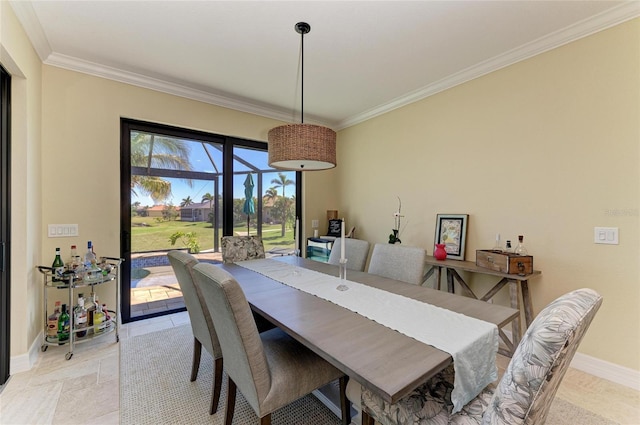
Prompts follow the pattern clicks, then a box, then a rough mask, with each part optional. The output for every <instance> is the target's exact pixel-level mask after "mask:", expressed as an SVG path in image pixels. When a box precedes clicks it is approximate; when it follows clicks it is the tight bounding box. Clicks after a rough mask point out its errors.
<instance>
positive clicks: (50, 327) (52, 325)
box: [47, 301, 60, 337]
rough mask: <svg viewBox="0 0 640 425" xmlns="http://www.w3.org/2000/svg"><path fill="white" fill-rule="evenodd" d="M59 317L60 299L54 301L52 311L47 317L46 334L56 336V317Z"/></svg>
mask: <svg viewBox="0 0 640 425" xmlns="http://www.w3.org/2000/svg"><path fill="white" fill-rule="evenodd" d="M59 317H60V301H56V306H55V308H54V310H53V313H51V314H50V315H49V317H48V318H47V336H51V337H56V336H58V318H59Z"/></svg>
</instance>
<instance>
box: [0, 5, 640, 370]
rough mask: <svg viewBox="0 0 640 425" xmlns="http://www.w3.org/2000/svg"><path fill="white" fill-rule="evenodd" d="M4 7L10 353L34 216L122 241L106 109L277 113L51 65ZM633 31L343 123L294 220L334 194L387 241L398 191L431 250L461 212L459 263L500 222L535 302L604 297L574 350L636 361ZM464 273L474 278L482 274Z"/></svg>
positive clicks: (155, 116) (22, 324)
mask: <svg viewBox="0 0 640 425" xmlns="http://www.w3.org/2000/svg"><path fill="white" fill-rule="evenodd" d="M0 5H2V6H1V7H2V8H1V9H0V19H1V23H2V38H0V47H1V48H2V50H1V51H0V53H2V56H1V57H0V59H1V60H2V63H3V65H5V64H6V62H5V61H11V62H12V63H14V64H15V65H17V67H18V68H19V70H20V71H21V73H22V75H23V77H21V78H16V79H14V87H15V86H17V87H18V88H17V90H16V92H17V96H14V106H16V105H17V113H16V116H15V117H14V123H17V125H14V141H13V142H14V158H13V165H14V166H13V175H14V182H13V186H14V189H15V190H14V199H13V211H12V212H13V219H14V222H13V227H12V230H13V231H14V238H13V249H14V257H13V260H12V270H13V276H12V304H13V306H14V308H13V309H12V329H11V332H12V341H11V343H12V356H15V355H21V354H24V353H26V351H27V350H28V349H29V347H30V346H31V345H32V344H33V343H34V342H35V338H36V336H37V334H38V332H40V330H41V329H40V328H41V323H42V312H41V308H40V303H41V286H40V279H39V276H37V275H36V273H34V266H35V265H36V264H39V263H43V262H44V263H48V262H49V261H50V259H51V253H52V252H53V249H54V248H55V246H56V245H57V244H59V242H57V241H56V240H52V239H49V238H47V237H46V235H45V234H44V231H43V228H45V227H44V226H46V224H48V223H60V222H62V223H78V224H79V226H80V237H78V238H76V239H73V238H69V239H65V240H64V241H65V242H66V243H67V244H68V245H70V244H71V243H76V244H77V245H80V246H83V245H84V243H86V240H87V239H92V240H93V241H95V243H96V246H97V250H98V251H99V253H117V252H119V244H118V233H119V229H118V228H119V212H118V202H119V160H120V158H119V119H120V117H127V118H135V119H140V120H148V121H154V122H160V123H167V124H171V125H176V126H183V127H188V128H194V129H199V130H204V131H211V132H215V133H221V134H229V135H234V136H239V137H245V138H248V139H255V140H266V134H267V131H268V129H269V128H271V127H273V126H275V125H278V124H280V123H279V122H277V121H274V120H270V119H266V118H261V117H257V116H254V115H250V114H244V113H240V112H235V111H230V110H228V109H224V108H219V107H215V106H211V105H205V104H202V103H199V102H195V101H191V100H186V99H182V98H178V97H175V96H170V95H166V94H163V93H157V92H153V91H150V90H146V89H141V88H137V87H133V86H129V85H126V84H121V83H116V82H112V81H107V80H103V79H100V78H96V77H91V76H87V75H83V74H79V73H75V72H70V71H65V70H62V69H59V68H55V67H50V66H42V71H41V70H40V66H39V63H38V62H37V56H36V55H35V53H34V52H33V50H32V48H31V47H30V45H29V44H28V41H27V39H26V37H25V36H24V34H23V32H22V29H21V28H20V27H19V25H18V24H17V21H16V19H15V16H13V13H12V11H11V9H10V8H9V7H7V6H6V2H0ZM639 35H640V21H639V20H635V21H633V22H629V23H626V24H623V25H620V26H617V27H615V28H612V29H610V30H607V31H604V32H601V33H599V34H596V35H593V36H591V37H588V38H585V39H583V40H580V41H577V42H574V43H571V44H569V45H567V46H564V47H561V48H559V49H555V50H553V51H550V52H547V53H545V54H542V55H540V56H538V57H535V58H533V59H530V60H527V61H525V62H522V63H519V64H516V65H513V66H511V67H508V68H505V69H503V70H500V71H498V72H495V73H492V74H490V75H487V76H485V77H482V78H479V79H477V80H474V81H471V82H469V83H467V84H464V85H461V86H458V87H455V88H453V89H451V90H448V91H446V92H443V93H440V94H438V95H436V96H433V97H431V98H428V99H425V100H423V101H421V102H418V103H415V104H413V105H410V106H407V107H405V108H402V109H399V110H396V111H393V112H391V113H388V114H385V115H383V116H380V117H377V118H375V119H372V120H369V121H367V122H365V123H362V124H360V125H357V126H354V127H352V128H349V129H346V130H343V131H341V132H340V133H339V135H338V137H339V139H338V146H339V152H338V154H339V156H338V161H339V166H338V168H336V169H335V170H330V171H323V172H315V173H308V174H305V176H304V178H303V185H304V195H305V205H304V214H305V221H304V223H303V224H304V226H305V234H306V235H307V236H308V235H310V234H311V233H312V231H311V223H310V221H311V219H314V218H317V219H319V220H320V222H321V224H320V231H321V232H322V230H323V226H326V217H325V211H326V209H328V208H331V209H338V210H339V211H340V215H341V216H345V217H346V218H347V220H349V223H350V224H353V225H356V226H357V227H358V237H360V238H363V239H367V240H369V241H371V242H386V239H387V235H388V234H389V232H390V230H391V226H392V224H393V217H392V213H393V212H394V210H395V209H396V208H397V204H396V196H400V197H401V198H402V200H403V213H404V214H405V215H406V219H405V223H406V228H405V229H404V231H403V234H402V235H401V236H402V239H403V242H404V243H405V244H406V245H418V246H423V247H425V248H427V249H428V250H429V253H432V243H433V233H434V226H435V215H436V214H437V213H468V214H470V217H471V219H470V226H469V234H468V247H467V259H469V260H473V259H474V252H475V249H481V248H487V247H489V246H491V245H492V243H493V238H494V235H495V233H496V232H500V233H501V234H502V235H503V238H505V239H506V238H507V237H509V238H511V239H514V238H515V237H516V235H517V234H524V235H525V237H526V242H527V245H528V247H529V249H530V251H531V253H532V254H533V255H534V256H535V265H536V268H538V269H541V270H542V271H543V275H542V277H541V278H539V279H536V280H535V281H532V282H531V286H532V291H533V299H534V307H535V310H536V311H538V310H539V309H540V308H541V307H542V306H544V305H545V304H546V303H548V302H549V301H551V300H552V299H553V298H555V297H556V296H558V295H560V294H562V293H564V292H566V291H569V290H571V289H574V288H578V287H583V286H588V287H592V288H594V289H596V290H598V291H599V292H600V293H602V294H603V295H604V297H605V303H604V305H603V307H602V310H601V312H600V313H599V315H598V316H597V318H596V320H595V322H594V323H593V325H592V328H591V330H590V332H589V333H588V334H587V337H586V339H585V341H584V343H583V345H582V346H581V349H580V351H582V352H583V353H585V354H588V355H591V356H594V357H596V358H599V359H603V360H606V361H610V362H613V363H615V364H618V365H621V366H624V367H629V368H632V369H635V370H640V366H639V364H638V362H639V360H638V359H639V358H640V352H639V342H638V341H639V340H640V338H639V336H640V332H639V326H640V320H639V319H640V317H639V314H640V313H639V312H638V311H639V310H640V309H639V308H638V305H639V301H640V297H639V295H640V293H639V291H640V290H639V289H638V288H639V285H638V284H639V283H640V282H639V277H640V273H639V267H640V266H639V265H638V257H639V254H640V246H639V242H640V240H639V239H640V238H639V235H640V232H639V230H640V229H639V228H638V227H639V226H638V224H639V223H638V222H639V216H638V215H639V214H638V208H639V206H640V202H639V195H640V193H639V189H640V188H639V185H640V176H639V167H638V165H639V163H640V152H639V144H640V142H639V140H640V130H639V128H638V116H639V114H640V105H639V103H640V100H639V99H640V98H639V94H640V84H639V82H638V78H637V76H638V75H639V74H640V66H639V62H640V54H639V49H638V47H639V46H638V39H639ZM7 57H9V58H7ZM41 72H42V75H41V76H40V73H41ZM40 81H41V83H40ZM41 84H42V88H41ZM41 93H42V95H41ZM15 94H16V93H14V95H15ZM41 96H42V99H41ZM41 101H42V109H40V102H41ZM41 111H42V114H41ZM41 134H42V147H41V146H40V144H41V142H40V137H41V136H40V135H41ZM40 157H42V164H40ZM603 165H604V168H600V169H598V167H603ZM522 176H524V177H522ZM612 212H613V213H612ZM615 212H621V213H622V214H616V213H615ZM594 226H616V227H619V228H620V245H618V246H603V245H594V244H593V227H594ZM16 235H17V236H16ZM473 283H474V285H475V287H476V288H478V291H479V292H482V290H483V288H484V287H486V285H487V283H488V282H487V281H485V280H483V279H478V278H476V279H475V280H474V282H473ZM497 301H498V302H505V300H504V299H498V300H497ZM16 306H18V307H16ZM23 307H25V308H23ZM605 341H606V343H605Z"/></svg>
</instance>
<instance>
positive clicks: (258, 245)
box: [222, 236, 265, 263]
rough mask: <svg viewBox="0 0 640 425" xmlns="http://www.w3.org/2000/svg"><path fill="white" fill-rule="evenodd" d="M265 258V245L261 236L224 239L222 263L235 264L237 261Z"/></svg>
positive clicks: (228, 237) (227, 237) (224, 237)
mask: <svg viewBox="0 0 640 425" xmlns="http://www.w3.org/2000/svg"><path fill="white" fill-rule="evenodd" d="M257 258H265V255H264V245H263V244H262V238H260V237H259V236H223V237H222V262H223V263H235V262H236V261H244V260H254V259H257Z"/></svg>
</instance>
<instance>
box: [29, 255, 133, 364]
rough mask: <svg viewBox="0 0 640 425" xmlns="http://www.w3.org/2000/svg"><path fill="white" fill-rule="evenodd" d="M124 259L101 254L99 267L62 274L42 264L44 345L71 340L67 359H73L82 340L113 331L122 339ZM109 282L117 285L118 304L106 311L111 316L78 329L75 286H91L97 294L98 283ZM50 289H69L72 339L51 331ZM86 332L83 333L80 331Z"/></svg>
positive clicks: (67, 342) (70, 333)
mask: <svg viewBox="0 0 640 425" xmlns="http://www.w3.org/2000/svg"><path fill="white" fill-rule="evenodd" d="M123 261H124V260H123V259H121V258H113V257H100V261H99V263H98V264H97V265H96V267H95V268H93V269H90V270H83V271H79V272H76V271H70V270H68V271H65V272H64V274H63V275H62V276H58V277H56V276H54V273H53V269H52V268H51V267H46V266H38V270H39V271H40V273H42V275H43V287H44V297H43V298H44V309H43V310H44V338H43V339H44V340H43V342H42V346H41V347H40V349H41V350H42V351H47V348H48V347H49V346H50V345H65V344H69V351H68V352H67V354H65V359H67V360H70V359H71V357H73V348H74V346H75V344H79V343H82V342H87V341H92V340H94V339H96V338H101V337H103V336H106V335H109V334H111V333H113V332H115V337H116V342H119V341H120V336H119V334H118V326H119V314H118V310H119V306H120V264H122V262H123ZM109 282H113V283H114V285H115V288H114V290H115V292H116V293H115V295H116V306H115V307H114V308H113V310H112V309H108V310H106V311H105V314H107V315H108V316H109V318H108V319H106V318H105V321H104V322H102V323H101V324H100V326H99V327H97V326H87V327H86V328H82V329H76V326H75V323H74V322H75V317H74V314H73V302H74V296H73V295H74V292H73V291H74V289H77V288H87V290H88V291H90V292H89V295H90V296H92V297H93V295H94V291H95V287H96V286H98V285H103V284H106V283H109ZM50 290H67V291H68V300H67V301H68V303H67V305H68V306H69V310H70V311H69V339H65V340H64V341H59V340H58V336H57V335H56V336H53V335H48V332H47V330H48V318H49V311H48V304H47V298H48V296H47V295H48V294H47V292H48V291H50ZM81 333H82V334H84V336H80V334H81Z"/></svg>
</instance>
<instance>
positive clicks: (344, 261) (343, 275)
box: [336, 258, 349, 291]
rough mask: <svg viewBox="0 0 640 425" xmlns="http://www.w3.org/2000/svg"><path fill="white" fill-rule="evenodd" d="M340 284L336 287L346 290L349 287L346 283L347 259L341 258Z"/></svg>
mask: <svg viewBox="0 0 640 425" xmlns="http://www.w3.org/2000/svg"><path fill="white" fill-rule="evenodd" d="M339 267H340V285H338V287H337V288H336V289H337V290H338V291H346V290H347V289H349V287H348V286H347V285H346V283H347V259H346V258H341V259H340V265H339Z"/></svg>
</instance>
